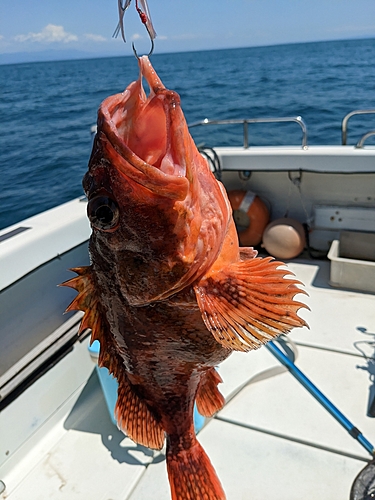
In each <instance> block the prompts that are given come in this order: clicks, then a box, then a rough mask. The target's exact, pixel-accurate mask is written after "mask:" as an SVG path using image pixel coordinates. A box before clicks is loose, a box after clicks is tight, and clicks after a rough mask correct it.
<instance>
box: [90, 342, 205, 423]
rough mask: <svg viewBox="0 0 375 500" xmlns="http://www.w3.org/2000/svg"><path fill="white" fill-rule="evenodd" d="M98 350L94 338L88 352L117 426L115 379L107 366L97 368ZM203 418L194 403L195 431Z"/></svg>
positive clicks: (97, 343)
mask: <svg viewBox="0 0 375 500" xmlns="http://www.w3.org/2000/svg"><path fill="white" fill-rule="evenodd" d="M99 351H100V342H99V341H98V340H95V341H94V342H93V343H92V344H91V346H89V353H90V356H91V358H92V360H93V361H94V362H95V363H96V371H97V374H98V377H99V382H100V385H101V388H102V390H103V394H104V399H105V402H106V404H107V408H108V412H109V415H110V417H111V420H112V422H113V423H114V425H116V426H117V422H116V419H115V406H116V401H117V389H118V384H117V380H116V379H115V378H114V377H112V375H110V373H109V371H108V370H107V368H104V367H102V368H99V367H98V365H97V363H98V357H99ZM204 420H205V418H204V417H203V416H202V415H201V414H200V413H199V412H198V410H197V407H196V405H194V427H195V432H199V431H200V430H201V429H202V427H203V425H204Z"/></svg>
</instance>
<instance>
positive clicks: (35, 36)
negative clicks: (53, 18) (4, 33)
mask: <svg viewBox="0 0 375 500" xmlns="http://www.w3.org/2000/svg"><path fill="white" fill-rule="evenodd" d="M14 39H15V40H16V41H17V42H42V43H43V42H47V43H48V42H63V43H69V42H76V41H77V40H78V37H77V36H76V35H73V33H68V32H66V31H65V30H64V27H63V26H57V25H56V24H47V26H46V27H45V28H43V29H42V31H40V32H39V33H28V34H27V35H17V36H15V37H14Z"/></svg>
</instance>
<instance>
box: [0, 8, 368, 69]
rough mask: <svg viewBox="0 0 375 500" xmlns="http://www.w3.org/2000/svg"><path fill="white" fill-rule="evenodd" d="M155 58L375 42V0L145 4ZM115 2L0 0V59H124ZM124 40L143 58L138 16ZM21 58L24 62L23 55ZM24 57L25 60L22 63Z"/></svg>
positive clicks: (129, 17)
mask: <svg viewBox="0 0 375 500" xmlns="http://www.w3.org/2000/svg"><path fill="white" fill-rule="evenodd" d="M148 4H149V8H150V11H151V15H152V20H153V23H154V27H155V29H156V31H157V33H158V37H157V39H156V41H155V52H156V53H157V52H159V53H163V52H179V51H187V50H204V49H215V48H231V47H248V46H259V45H273V44H281V43H293V42H307V41H319V40H336V39H348V38H369V37H374V38H375V0H200V1H198V0H149V1H148ZM117 19H118V14H117V0H22V1H21V0H0V54H5V53H19V54H20V53H24V52H41V51H46V50H51V49H52V50H57V51H62V52H61V53H63V52H64V54H67V53H72V54H74V51H84V52H87V53H90V54H91V55H93V56H105V55H129V54H131V53H132V52H131V50H132V49H131V43H127V44H126V45H124V44H123V42H122V41H121V39H120V38H119V39H113V38H112V34H113V31H114V29H115V27H116V24H117ZM125 29H126V35H127V39H128V41H129V42H131V41H132V40H135V41H136V46H137V50H138V52H139V53H142V52H148V48H149V44H148V40H147V33H146V31H145V29H144V27H143V25H142V24H141V22H140V20H139V18H138V15H137V14H136V12H135V0H133V2H132V4H131V6H130V8H129V9H128V11H127V13H126V16H125ZM20 57H21V56H20ZM21 59H22V57H21Z"/></svg>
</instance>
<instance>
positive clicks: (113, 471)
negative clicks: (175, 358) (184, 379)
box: [0, 261, 375, 500]
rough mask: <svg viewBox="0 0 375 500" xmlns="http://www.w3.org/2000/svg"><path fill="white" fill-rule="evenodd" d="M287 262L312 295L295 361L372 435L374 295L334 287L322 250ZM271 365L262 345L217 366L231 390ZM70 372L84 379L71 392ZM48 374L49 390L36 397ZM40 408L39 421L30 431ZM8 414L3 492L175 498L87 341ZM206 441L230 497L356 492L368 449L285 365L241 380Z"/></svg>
mask: <svg viewBox="0 0 375 500" xmlns="http://www.w3.org/2000/svg"><path fill="white" fill-rule="evenodd" d="M290 268H291V269H292V270H293V271H294V272H295V273H296V274H297V276H298V278H299V279H301V281H303V282H304V283H305V284H306V290H307V291H308V293H309V297H307V298H306V299H304V300H306V302H307V303H308V304H309V306H310V308H311V310H312V312H308V311H303V312H302V313H301V315H303V316H304V318H305V319H306V320H307V321H308V323H309V324H310V328H311V329H310V330H307V329H306V328H304V329H299V330H295V331H294V332H293V333H292V335H291V338H292V339H293V341H294V342H295V343H296V344H297V348H298V358H297V361H296V363H297V365H298V366H299V368H300V369H302V370H303V371H304V372H305V373H306V375H307V376H309V377H310V378H311V379H312V381H313V382H314V383H315V384H316V385H317V386H318V387H319V388H320V389H321V390H322V391H323V393H325V395H326V396H327V397H328V398H329V399H331V400H332V402H333V403H334V404H336V405H337V407H338V408H339V409H340V410H341V411H342V412H343V413H344V414H345V416H346V417H347V418H349V419H350V420H351V421H352V422H353V423H354V425H356V426H357V427H358V428H359V429H360V430H361V431H362V432H363V434H364V435H365V436H366V437H367V439H368V440H369V441H371V442H372V443H374V442H375V420H374V419H373V418H370V417H368V416H366V413H367V408H368V402H369V397H370V394H371V395H372V394H373V390H374V387H373V383H372V378H373V374H374V372H375V363H374V359H375V357H374V346H373V344H372V341H373V340H374V338H375V297H374V295H370V294H362V293H358V292H350V291H345V290H336V289H332V288H330V287H329V286H328V285H327V279H328V272H329V263H328V262H326V261H323V262H319V261H299V262H298V263H292V264H290ZM299 297H303V296H302V295H301V296H299ZM361 351H362V352H364V353H365V354H366V356H367V358H366V357H364V356H363V354H361ZM72 366H73V370H72ZM275 366H280V365H279V363H278V362H277V361H276V360H275V359H274V358H273V356H272V355H271V354H270V353H269V351H268V350H267V349H265V348H262V349H260V350H259V351H256V352H251V353H248V354H242V353H234V354H233V355H232V356H231V357H230V358H229V359H228V360H227V361H225V362H224V363H223V364H222V365H221V367H220V374H221V376H222V378H223V380H224V384H223V385H222V386H221V390H222V392H223V393H224V395H225V396H229V395H230V394H231V393H233V391H235V390H236V389H237V388H238V387H240V386H241V385H242V384H243V383H245V382H246V381H247V380H249V379H250V378H251V377H253V376H254V375H256V374H259V373H261V372H262V371H264V370H266V369H268V368H271V367H275ZM82 380H84V383H82ZM68 383H69V384H70V387H74V384H76V390H75V392H74V393H73V395H71V396H67V397H64V395H63V394H62V393H63V392H64V387H66V386H67V384H68ZM48 384H49V385H50V392H49V394H48V393H47V394H46V396H45V397H43V398H39V399H38V394H41V392H43V391H44V392H43V393H45V388H46V386H47V387H48ZM42 387H43V391H41V388H42ZM59 397H60V398H61V400H62V401H63V403H62V404H61V405H60V406H59V407H58V408H57V410H56V411H55V412H53V413H51V414H49V413H48V407H52V406H51V399H56V400H57V399H58V398H59ZM25 410H26V411H25ZM46 415H48V418H47V417H46ZM43 418H45V422H44V424H43V425H41V426H40V427H39V430H38V431H36V432H34V433H30V429H32V427H33V426H35V428H37V427H38V425H39V424H40V420H41V419H43ZM1 419H2V422H1V429H13V430H12V431H9V433H7V434H9V435H4V436H1V440H0V448H1V453H2V457H1V458H2V460H3V458H4V453H5V454H7V453H8V455H7V456H8V457H9V458H8V459H6V460H5V461H4V462H3V466H2V468H0V479H1V480H2V481H3V482H4V483H5V485H6V490H5V492H4V493H3V496H2V497H1V498H7V499H8V498H9V499H11V500H25V499H26V498H27V499H28V500H47V499H53V500H54V499H62V500H65V499H66V500H67V499H69V500H75V499H77V500H78V499H79V500H145V499H155V500H167V499H169V498H170V494H169V487H168V481H167V475H166V467H165V460H164V456H163V454H162V453H153V452H151V451H150V450H148V449H146V448H143V447H140V446H137V445H135V444H134V443H133V442H132V441H130V440H129V439H128V438H125V437H124V436H123V434H122V433H121V432H120V431H118V430H117V428H116V427H115V426H114V425H113V424H112V423H111V420H110V417H109V415H108V412H107V408H106V406H105V402H104V398H103V395H102V392H101V389H100V386H99V383H98V379H97V375H96V373H95V371H94V366H93V364H92V362H91V360H90V358H89V355H88V353H87V340H85V341H84V342H82V343H78V344H76V345H75V348H74V350H73V351H72V352H71V353H70V354H68V355H67V356H66V357H65V358H64V359H63V360H61V361H60V362H59V363H58V364H57V365H56V366H55V367H54V368H53V369H52V370H50V371H49V372H47V373H46V375H44V376H43V377H42V378H41V379H39V380H38V381H37V382H36V383H35V384H34V385H33V386H32V387H30V388H29V389H28V390H27V391H26V392H25V393H23V394H22V395H21V396H20V397H19V398H18V399H17V400H15V401H14V402H13V403H12V404H11V405H10V406H9V407H7V408H6V409H5V410H4V411H3V412H2V413H1ZM38 419H39V420H38ZM25 421H27V426H26V427H28V431H27V432H28V433H29V434H30V437H29V438H28V439H27V440H26V442H24V439H23V437H22V432H25V434H27V432H26V431H25V430H23V429H24V428H25V425H24V422H25ZM14 433H16V438H17V439H18V440H19V443H18V445H16V446H14V442H15V441H14V438H15V436H14V435H12V434H14ZM199 440H200V441H201V443H202V445H203V446H204V448H205V449H206V451H207V453H208V455H209V456H210V458H211V461H212V463H213V464H214V466H215V469H216V471H217V473H218V475H219V477H220V479H221V481H222V484H223V486H224V489H225V491H226V494H227V498H228V500H241V499H243V500H247V499H248V500H265V499H266V498H275V499H276V498H277V499H278V500H300V499H301V498H309V499H310V500H315V499H316V500H337V499H348V498H349V492H350V488H351V485H352V483H353V481H354V479H355V477H356V475H357V474H358V472H360V471H361V469H362V468H363V467H364V466H365V465H366V461H367V460H368V459H369V455H368V454H367V453H366V451H365V450H364V449H363V448H362V447H361V446H360V445H359V444H358V443H357V442H356V441H355V440H354V439H353V438H352V437H350V436H349V434H348V433H347V432H346V431H345V430H344V429H342V427H341V426H340V425H339V424H338V423H337V422H336V421H335V420H334V419H333V418H332V417H331V416H330V415H329V414H328V413H327V412H326V411H325V410H324V409H323V408H322V407H321V406H320V405H319V404H318V403H317V402H316V401H315V400H314V399H313V397H312V396H311V395H310V394H308V393H307V391H306V390H305V389H304V388H303V387H302V386H301V385H299V383H298V382H297V381H296V380H295V379H294V378H293V377H292V376H291V375H290V374H289V373H287V372H285V373H282V374H278V375H273V376H271V377H269V378H265V379H263V380H259V381H257V382H256V383H253V384H250V385H248V386H247V387H245V388H244V389H243V390H242V391H241V392H239V393H238V395H237V396H236V397H234V398H233V399H232V400H231V401H230V402H229V403H228V404H227V405H226V406H225V408H224V409H223V410H222V411H221V412H220V413H219V414H218V415H217V417H216V418H214V419H211V420H210V421H209V422H208V423H207V425H206V426H205V427H204V428H203V430H202V431H201V432H200V433H199ZM11 446H13V449H12V448H11Z"/></svg>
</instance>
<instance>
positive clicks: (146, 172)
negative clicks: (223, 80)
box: [97, 56, 191, 200]
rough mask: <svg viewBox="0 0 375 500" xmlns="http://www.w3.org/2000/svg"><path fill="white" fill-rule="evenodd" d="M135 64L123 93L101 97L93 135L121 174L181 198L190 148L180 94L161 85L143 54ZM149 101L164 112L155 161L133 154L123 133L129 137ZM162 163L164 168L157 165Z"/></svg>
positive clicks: (184, 196) (187, 174) (182, 196)
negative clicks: (161, 144)
mask: <svg viewBox="0 0 375 500" xmlns="http://www.w3.org/2000/svg"><path fill="white" fill-rule="evenodd" d="M139 66H140V76H139V78H138V80H137V81H135V82H133V83H131V84H130V85H129V86H128V88H127V89H126V90H125V91H124V92H123V93H121V94H116V95H114V96H110V97H108V98H107V99H105V100H104V101H103V103H102V105H101V106H100V108H99V112H98V134H97V137H98V140H99V141H100V142H101V143H102V146H103V148H104V149H105V151H106V154H107V157H109V159H110V160H112V161H111V164H112V165H113V166H114V167H115V168H116V169H117V170H119V171H120V172H121V173H122V174H123V175H125V176H127V177H130V178H131V179H132V180H134V181H136V182H137V183H139V184H141V185H143V186H144V187H147V188H148V189H150V190H152V191H154V192H156V193H157V194H162V195H164V196H167V197H170V198H173V199H178V200H182V199H184V198H186V196H187V194H188V190H189V181H188V178H189V177H191V176H190V169H189V158H190V152H189V151H188V149H189V148H187V147H186V143H187V141H186V140H185V135H186V134H188V135H189V132H188V128H187V124H186V121H185V118H184V115H183V113H182V110H181V107H180V97H179V95H178V94H177V93H176V92H174V91H171V90H168V89H166V88H165V86H164V85H163V83H162V82H161V80H160V79H159V77H158V75H157V74H156V72H155V70H154V69H153V67H152V65H151V63H150V62H149V60H148V58H147V56H143V57H141V58H139ZM142 77H144V78H145V79H146V81H147V83H148V85H149V87H150V94H149V96H146V94H145V92H144V89H143V86H142ZM152 105H154V106H155V107H157V108H158V109H157V111H158V113H159V115H158V116H159V117H160V116H162V117H163V115H162V113H164V120H165V124H164V125H163V130H161V131H160V132H159V133H160V136H163V134H165V135H166V141H165V145H164V149H161V151H162V152H161V154H160V158H161V159H160V160H159V161H158V163H159V164H158V165H156V164H154V163H153V162H149V161H147V160H145V159H143V158H142V157H141V155H138V154H136V152H135V151H134V150H133V148H132V147H131V146H130V145H129V142H130V141H129V140H126V137H125V136H128V137H130V134H132V133H133V132H134V131H133V128H134V123H133V122H132V120H133V119H134V117H135V118H136V119H138V120H139V121H140V122H141V119H142V113H144V114H145V113H146V111H147V108H148V107H151V106H152ZM146 118H147V117H146ZM159 122H160V118H159ZM124 130H125V134H124V133H123V131H124ZM153 130H154V129H153ZM139 142H141V141H139ZM142 156H143V155H142ZM163 164H164V170H166V171H163V169H162V168H161V166H163ZM165 165H167V167H165ZM172 170H173V171H172Z"/></svg>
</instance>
